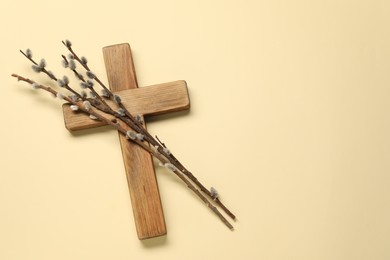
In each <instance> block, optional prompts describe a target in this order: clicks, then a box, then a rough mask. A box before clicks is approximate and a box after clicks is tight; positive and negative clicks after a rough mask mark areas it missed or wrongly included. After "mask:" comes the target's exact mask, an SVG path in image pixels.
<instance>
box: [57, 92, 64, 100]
mask: <svg viewBox="0 0 390 260" xmlns="http://www.w3.org/2000/svg"><path fill="white" fill-rule="evenodd" d="M56 96H57V98H58V99H64V98H65V96H64V95H63V94H61V93H60V92H57V95H56Z"/></svg>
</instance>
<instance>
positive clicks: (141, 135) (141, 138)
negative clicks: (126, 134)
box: [136, 134, 145, 141]
mask: <svg viewBox="0 0 390 260" xmlns="http://www.w3.org/2000/svg"><path fill="white" fill-rule="evenodd" d="M136 137H137V139H138V140H140V141H143V140H144V138H145V136H144V135H143V134H136Z"/></svg>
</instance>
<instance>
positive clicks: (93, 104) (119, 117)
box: [12, 40, 236, 230]
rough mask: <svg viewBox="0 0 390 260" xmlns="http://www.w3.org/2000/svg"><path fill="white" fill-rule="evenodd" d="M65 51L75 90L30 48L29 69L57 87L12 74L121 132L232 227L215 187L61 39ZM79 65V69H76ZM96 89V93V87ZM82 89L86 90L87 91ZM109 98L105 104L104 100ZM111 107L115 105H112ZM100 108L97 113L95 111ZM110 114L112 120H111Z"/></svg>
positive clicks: (25, 54)
mask: <svg viewBox="0 0 390 260" xmlns="http://www.w3.org/2000/svg"><path fill="white" fill-rule="evenodd" d="M62 43H63V44H64V46H65V47H66V48H67V50H68V51H69V54H68V55H67V56H65V55H62V65H63V66H64V67H65V68H67V69H70V70H71V71H73V73H74V75H75V77H76V78H77V80H79V83H80V87H81V90H80V89H78V90H77V89H75V88H74V87H72V86H71V83H70V80H69V78H68V77H67V76H63V77H62V78H58V77H57V76H55V74H54V73H53V72H51V71H50V70H48V69H47V65H46V61H45V59H41V60H40V61H39V62H37V61H35V60H34V59H33V55H32V51H31V50H30V49H27V50H26V51H20V52H21V53H22V54H23V55H24V56H25V57H26V58H27V59H28V60H29V61H30V62H32V69H33V70H34V71H35V72H37V73H43V74H46V75H47V76H48V77H49V78H50V79H51V80H53V81H55V82H56V83H57V85H58V87H59V89H60V90H61V91H60V90H56V89H54V88H52V87H51V86H46V85H42V84H39V83H37V82H35V81H34V80H31V79H29V78H26V77H23V76H20V75H17V74H12V76H13V77H15V78H17V80H18V81H24V82H27V83H29V84H30V85H31V86H32V87H33V88H34V89H40V90H44V91H46V92H48V93H50V94H52V95H53V96H54V97H57V98H59V99H61V100H64V101H66V102H68V103H69V104H70V107H71V109H72V110H73V111H81V112H83V113H85V114H87V115H89V117H90V118H91V119H94V120H100V121H103V122H105V123H106V124H108V125H110V126H112V127H114V128H116V129H117V130H118V131H119V132H120V133H121V134H123V135H125V136H126V138H127V139H128V141H129V142H134V143H136V144H137V145H139V146H140V147H142V148H143V149H144V150H146V151H147V152H148V153H150V154H151V155H152V156H154V157H155V158H156V159H157V160H158V161H159V162H160V165H161V166H164V167H166V168H167V169H169V170H170V171H171V172H173V173H174V174H175V175H176V176H177V177H179V178H180V179H181V180H182V181H183V182H184V183H185V184H186V185H187V187H188V188H189V189H190V190H192V191H193V192H194V193H195V194H196V195H197V196H198V197H199V198H200V199H201V200H202V201H203V202H204V203H205V204H206V205H207V207H209V208H210V209H211V210H212V212H214V213H215V214H216V215H217V217H218V218H219V219H220V220H221V221H222V222H223V223H224V224H225V225H226V226H227V227H228V228H229V229H231V230H233V226H232V225H231V224H230V222H229V221H228V220H227V219H226V218H225V217H224V216H223V215H222V214H221V212H220V211H219V210H218V208H217V207H219V208H220V209H222V210H223V211H224V212H225V213H226V214H227V215H228V216H229V217H230V218H232V219H233V220H235V219H236V217H235V215H234V214H233V213H232V212H231V211H230V210H229V209H228V208H227V207H226V206H225V205H224V204H223V203H222V202H221V200H220V199H219V195H218V192H217V190H216V189H215V188H213V187H211V188H210V189H207V188H205V186H204V185H203V184H202V183H200V182H199V181H198V179H197V178H196V177H195V176H194V175H193V174H192V173H191V172H190V171H188V170H187V169H186V168H185V167H184V166H183V165H182V164H181V163H180V161H179V160H178V159H177V158H176V157H175V156H174V155H173V154H172V152H171V151H170V150H169V149H168V148H167V146H166V145H165V144H164V143H162V142H161V141H160V140H159V139H158V138H157V136H156V137H153V136H152V135H151V134H150V133H149V132H148V131H147V130H146V129H145V127H144V126H143V121H142V119H141V118H142V117H140V116H138V115H132V114H131V113H130V112H129V111H128V110H127V109H126V107H125V106H124V104H123V103H122V100H121V98H120V96H118V95H116V94H114V93H112V92H111V91H110V89H109V88H107V87H106V86H105V85H104V83H103V82H102V81H101V80H100V79H99V78H98V77H97V75H96V74H95V73H93V72H92V71H91V69H90V68H89V66H88V65H87V63H88V61H87V59H86V58H85V57H80V56H78V55H77V54H76V53H75V52H74V50H73V48H72V43H71V42H70V41H69V40H65V41H63V42H62ZM78 66H81V68H82V71H83V72H81V71H80V70H79V69H78ZM95 86H98V88H100V90H101V91H100V93H99V92H98V91H97V90H96V87H95ZM86 91H89V93H87V92H86ZM108 100H112V101H114V102H111V103H110V104H114V105H109V104H108V103H107V102H106V101H108ZM114 106H115V107H114ZM97 111H101V112H103V113H101V112H99V113H98V112H97ZM112 116H113V117H114V119H112Z"/></svg>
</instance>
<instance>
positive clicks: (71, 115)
mask: <svg viewBox="0 0 390 260" xmlns="http://www.w3.org/2000/svg"><path fill="white" fill-rule="evenodd" d="M115 93H117V94H118V95H119V96H120V97H121V99H122V101H123V103H124V104H125V107H126V108H127V109H128V110H129V111H130V112H131V113H132V114H133V115H137V114H141V115H144V116H154V115H159V114H165V113H169V112H176V111H181V110H187V109H189V108H190V100H189V97H188V89H187V84H186V82H185V81H184V80H179V81H173V82H168V83H163V84H157V85H152V86H147V87H142V88H135V89H127V90H121V91H116V92H115ZM107 103H110V104H111V103H112V102H110V101H108V102H107ZM63 114H64V122H65V127H66V128H67V129H68V130H70V131H76V130H82V129H88V128H93V127H98V126H102V125H104V123H103V122H100V121H96V120H92V119H90V118H89V117H88V116H87V115H85V114H83V113H75V112H74V111H72V110H71V109H70V106H69V104H64V105H63Z"/></svg>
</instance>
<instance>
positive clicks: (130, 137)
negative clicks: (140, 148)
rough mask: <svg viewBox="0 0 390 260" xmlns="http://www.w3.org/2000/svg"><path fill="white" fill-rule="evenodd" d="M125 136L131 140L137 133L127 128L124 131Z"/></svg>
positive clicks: (135, 137)
mask: <svg viewBox="0 0 390 260" xmlns="http://www.w3.org/2000/svg"><path fill="white" fill-rule="evenodd" d="M126 136H127V137H128V138H129V139H131V140H135V139H137V133H135V132H133V131H131V130H129V131H127V132H126Z"/></svg>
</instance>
